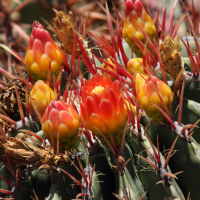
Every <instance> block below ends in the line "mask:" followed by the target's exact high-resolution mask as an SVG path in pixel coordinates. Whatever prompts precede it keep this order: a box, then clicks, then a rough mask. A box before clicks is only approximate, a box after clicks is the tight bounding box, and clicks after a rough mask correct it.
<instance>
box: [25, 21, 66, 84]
mask: <svg viewBox="0 0 200 200" xmlns="http://www.w3.org/2000/svg"><path fill="white" fill-rule="evenodd" d="M25 65H26V69H27V71H28V73H29V74H30V75H31V77H32V78H33V79H34V80H35V81H37V80H46V79H47V75H48V70H49V65H50V66H51V74H52V75H53V74H54V75H55V76H57V75H58V74H59V72H60V69H61V67H62V65H63V56H62V53H61V51H60V49H59V47H58V46H57V44H56V43H55V42H54V41H53V39H52V38H51V35H50V33H49V32H48V31H46V30H45V29H44V27H43V26H42V25H41V24H40V23H39V22H37V21H35V22H34V23H33V30H32V34H31V37H30V40H29V45H28V49H27V52H26V57H25Z"/></svg>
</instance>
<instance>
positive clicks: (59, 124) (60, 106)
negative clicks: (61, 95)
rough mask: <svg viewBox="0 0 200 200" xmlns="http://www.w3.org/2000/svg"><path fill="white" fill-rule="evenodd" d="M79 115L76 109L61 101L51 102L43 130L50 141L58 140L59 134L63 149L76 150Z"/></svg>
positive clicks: (46, 111)
mask: <svg viewBox="0 0 200 200" xmlns="http://www.w3.org/2000/svg"><path fill="white" fill-rule="evenodd" d="M79 124H80V123H79V115H78V113H77V112H76V111H75V110H74V108H73V107H72V106H70V105H68V104H66V103H63V102H61V101H51V102H50V104H49V105H48V107H47V109H46V110H45V113H44V116H43V118H42V130H43V132H44V134H45V136H46V137H47V138H48V139H51V133H52V135H53V139H54V140H55V141H56V140H57V134H59V138H60V142H61V146H62V149H65V150H71V149H72V148H76V146H77V142H78V129H79Z"/></svg>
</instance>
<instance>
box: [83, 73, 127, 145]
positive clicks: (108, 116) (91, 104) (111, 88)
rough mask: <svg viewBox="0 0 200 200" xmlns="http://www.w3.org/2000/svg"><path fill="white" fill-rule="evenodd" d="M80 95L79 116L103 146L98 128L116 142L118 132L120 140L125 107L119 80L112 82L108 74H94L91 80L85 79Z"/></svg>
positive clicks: (102, 139)
mask: <svg viewBox="0 0 200 200" xmlns="http://www.w3.org/2000/svg"><path fill="white" fill-rule="evenodd" d="M81 97H82V102H81V103H80V107H81V117H82V120H83V121H84V122H85V125H86V127H87V128H88V129H89V130H91V131H92V132H94V133H95V134H96V135H97V136H98V137H99V139H100V140H101V142H102V143H103V144H104V145H105V146H107V143H106V141H105V140H104V138H103V137H102V135H101V133H100V132H99V130H100V131H101V132H102V133H103V134H104V135H105V137H106V138H107V139H108V140H109V141H110V137H109V134H108V133H109V132H110V133H111V134H112V136H113V139H114V141H115V143H116V144H117V141H118V140H117V137H118V136H117V135H118V134H119V142H120V141H121V138H122V135H123V130H124V126H125V123H126V117H127V107H126V106H125V102H124V98H123V96H122V94H121V91H120V86H119V82H118V81H117V80H116V81H114V82H112V81H111V79H110V77H109V76H101V75H99V74H96V75H95V76H93V78H92V79H91V80H86V81H85V86H83V87H82V90H81ZM98 129H99V130H98Z"/></svg>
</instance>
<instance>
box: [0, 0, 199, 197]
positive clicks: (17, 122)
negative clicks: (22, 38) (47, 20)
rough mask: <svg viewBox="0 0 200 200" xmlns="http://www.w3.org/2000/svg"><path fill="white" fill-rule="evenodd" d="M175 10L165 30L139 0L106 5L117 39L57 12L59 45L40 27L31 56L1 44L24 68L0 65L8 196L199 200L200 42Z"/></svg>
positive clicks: (3, 189) (3, 178) (0, 172)
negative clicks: (184, 33) (184, 31)
mask: <svg viewBox="0 0 200 200" xmlns="http://www.w3.org/2000/svg"><path fill="white" fill-rule="evenodd" d="M182 5H183V8H184V9H185V11H187V7H186V6H185V5H184V4H183V3H182ZM175 6H176V2H175V4H174V5H173V7H172V10H171V13H170V17H169V19H168V21H167V20H166V11H165V12H164V16H163V22H162V24H161V26H160V25H159V24H154V21H153V20H152V19H151V17H150V14H148V13H147V10H146V8H145V7H144V6H143V4H142V1H139V0H125V2H124V4H123V8H124V13H120V11H118V10H117V9H116V7H114V9H115V12H116V16H111V14H110V12H109V8H108V6H107V4H106V8H105V9H104V10H105V11H106V19H107V22H108V28H109V31H110V35H109V37H108V38H109V39H108V38H106V37H105V36H104V35H99V34H96V32H95V31H94V32H92V31H88V32H85V27H87V20H86V21H84V22H83V21H81V19H80V18H79V21H78V23H77V24H76V20H75V19H78V18H75V17H74V15H73V14H72V12H71V11H70V12H69V13H64V12H62V11H57V10H54V11H55V15H56V16H55V18H54V19H53V20H52V21H53V26H51V30H54V33H55V34H56V37H57V39H56V42H55V41H54V40H53V39H52V37H51V35H50V33H49V32H48V30H45V28H44V26H42V25H41V24H40V23H39V22H37V21H35V22H33V27H32V33H31V36H30V39H29V44H28V46H27V51H26V55H25V56H24V57H23V56H21V55H20V54H18V52H15V51H14V50H13V49H11V48H9V47H6V46H5V45H1V44H0V46H1V47H2V48H4V49H5V50H7V51H8V53H9V54H10V53H11V54H12V55H14V56H15V57H16V58H17V59H18V62H19V63H20V62H21V65H20V64H16V63H14V66H15V69H16V70H14V71H17V72H16V73H14V72H11V71H9V70H8V71H7V70H6V69H3V68H1V69H0V72H1V75H2V77H7V78H9V79H11V80H10V81H9V84H8V83H6V82H5V83H3V81H2V84H1V89H0V102H1V104H0V106H1V109H0V133H1V134H0V162H1V168H0V197H1V198H2V199H14V200H21V199H39V200H43V199H48V200H50V199H53V200H64V199H69V200H71V199H84V200H92V199H93V200H97V199H98V200H111V199H113V200H114V199H119V200H169V199H172V200H186V199H187V200H189V199H190V198H191V199H192V200H198V199H199V197H200V190H199V185H198V184H199V178H200V168H199V167H200V145H199V142H200V134H199V129H198V123H199V121H200V106H199V97H200V94H199V87H200V80H199V77H200V76H199V73H200V70H199V67H200V44H199V38H198V37H197V36H196V35H197V34H196V33H197V30H195V28H194V25H193V24H191V23H192V21H191V20H189V21H188V23H190V24H189V25H188V28H189V30H190V32H191V34H192V36H189V37H188V38H187V37H181V36H179V35H178V34H177V32H178V30H179V26H180V24H181V22H182V21H183V20H184V17H181V18H180V20H179V21H178V23H176V22H175V21H173V14H174V10H175ZM122 15H123V16H122ZM115 17H117V19H115ZM188 17H189V13H188ZM157 21H158V20H157ZM84 23H85V24H84ZM166 23H168V24H167V27H171V28H167V30H166V31H165V24H166ZM195 23H197V22H195ZM198 23H199V22H198ZM49 25H50V24H49ZM114 25H116V26H114ZM83 27H84V28H83ZM160 29H161V34H159V32H158V30H160ZM115 33H117V34H116V35H115ZM86 34H89V35H90V36H91V37H90V38H93V42H94V41H96V44H95V46H98V48H99V49H100V53H99V54H98V55H97V54H95V52H93V51H92V48H91V49H90V45H89V44H90V43H89V39H88V38H87V39H86ZM130 52H132V53H133V54H134V56H133V54H132V53H130ZM100 55H101V56H100ZM135 56H138V57H135ZM19 65H20V66H19ZM2 80H6V79H5V78H4V79H2ZM22 86H23V87H22ZM16 105H17V106H16ZM10 110H12V112H9V111H10ZM8 113H9V114H8ZM11 113H12V114H11ZM198 177H199V178H198Z"/></svg>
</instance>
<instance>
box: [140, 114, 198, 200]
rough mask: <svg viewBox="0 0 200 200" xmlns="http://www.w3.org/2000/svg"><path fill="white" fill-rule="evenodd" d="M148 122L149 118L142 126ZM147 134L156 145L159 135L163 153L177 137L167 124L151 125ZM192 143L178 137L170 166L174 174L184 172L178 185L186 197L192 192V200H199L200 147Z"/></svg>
mask: <svg viewBox="0 0 200 200" xmlns="http://www.w3.org/2000/svg"><path fill="white" fill-rule="evenodd" d="M148 121H149V119H148V118H142V124H143V125H144V126H146V125H147V123H148ZM147 132H148V134H149V136H150V137H151V139H152V141H153V143H154V144H155V143H156V137H157V135H158V137H159V142H160V149H161V151H163V150H167V149H169V148H170V147H171V145H172V143H173V141H174V140H175V139H176V137H177V134H175V133H174V131H173V130H172V127H171V126H167V125H166V124H165V125H162V124H153V123H150V124H149V126H148V129H147ZM191 141H192V142H186V141H184V140H183V139H182V138H181V137H178V140H177V142H176V146H175V150H176V152H175V153H174V155H173V156H172V157H171V158H170V161H169V166H170V168H171V170H172V172H173V173H176V172H180V171H183V173H181V174H180V175H179V176H178V180H177V183H178V185H179V187H180V188H181V190H182V192H183V193H184V195H185V196H187V194H188V193H189V192H190V194H191V198H192V199H194V200H197V198H198V197H199V196H200V190H199V187H198V185H199V178H200V174H199V166H200V156H199V152H200V146H199V145H198V143H197V142H196V141H195V140H194V139H193V138H192V137H191ZM163 146H164V149H163ZM191 169H192V170H191Z"/></svg>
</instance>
